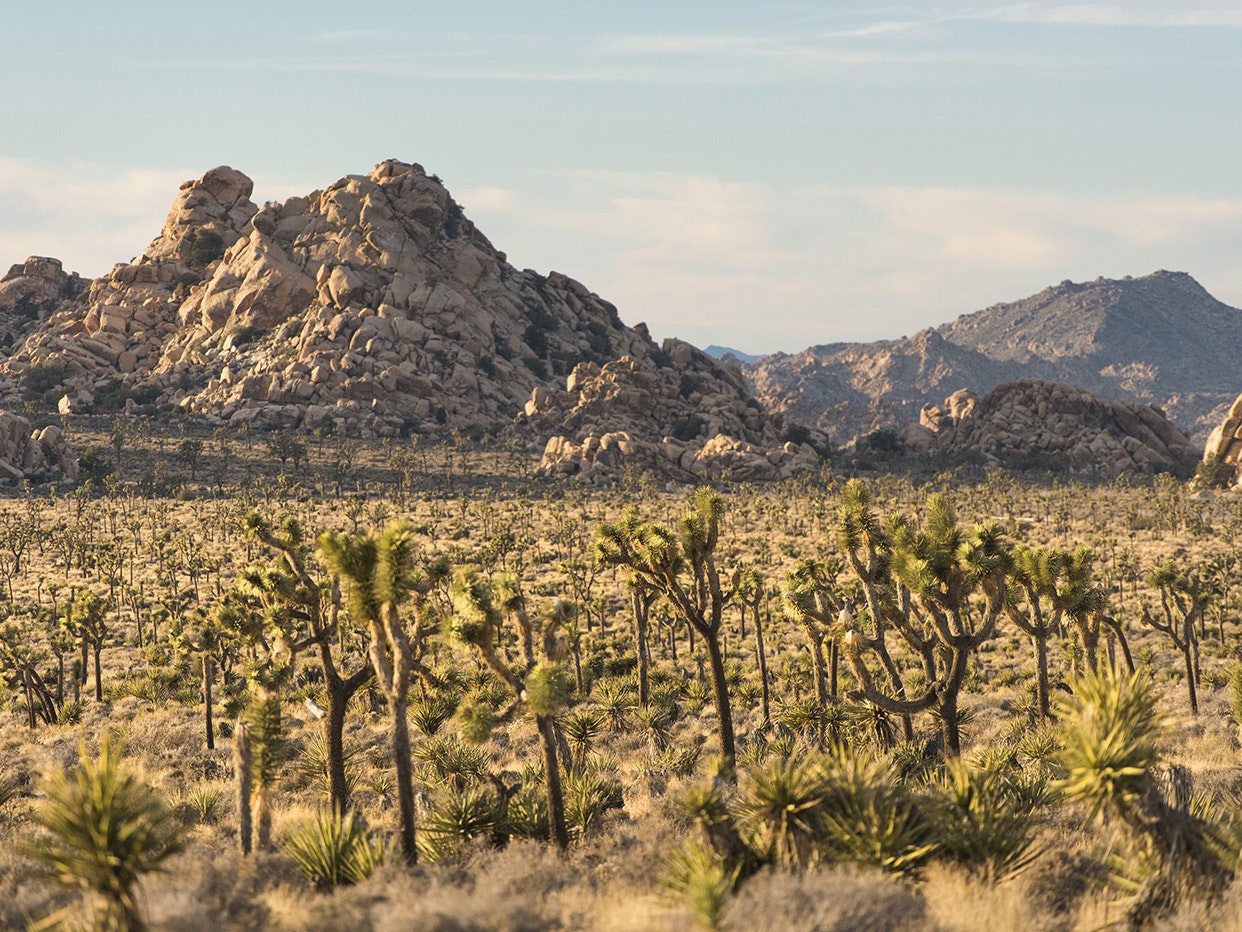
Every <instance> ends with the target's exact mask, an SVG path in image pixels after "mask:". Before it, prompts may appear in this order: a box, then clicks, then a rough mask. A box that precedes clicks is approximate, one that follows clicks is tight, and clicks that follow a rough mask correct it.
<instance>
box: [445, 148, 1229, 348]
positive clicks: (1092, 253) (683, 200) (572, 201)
mask: <svg viewBox="0 0 1242 932" xmlns="http://www.w3.org/2000/svg"><path fill="white" fill-rule="evenodd" d="M550 191H551V193H549V194H546V195H543V196H540V195H538V194H537V193H536V191H535V189H530V190H527V191H525V192H521V191H507V192H506V193H505V196H504V197H495V196H494V195H490V197H491V198H492V199H493V201H495V202H496V203H497V204H499V205H501V206H500V208H499V209H498V210H496V211H492V210H490V209H489V208H488V207H487V206H486V203H485V200H480V201H475V202H472V201H471V200H465V201H464V203H465V204H466V207H467V209H468V211H469V212H470V215H471V217H472V218H473V219H475V221H476V222H478V223H479V224H480V226H481V227H482V228H483V229H484V230H485V231H487V232H488V235H489V236H491V237H492V239H493V242H495V243H497V245H498V246H499V247H500V248H513V249H515V250H516V253H517V254H516V255H515V261H519V262H521V263H525V264H530V265H533V266H535V267H540V268H543V269H545V270H546V269H547V268H550V267H556V268H559V269H561V270H563V271H567V272H569V273H570V274H572V275H574V276H575V277H578V278H580V279H581V280H583V281H584V282H585V283H586V284H587V285H588V287H590V288H592V289H593V290H595V291H597V292H599V293H600V294H602V295H604V296H605V297H607V298H608V299H609V300H611V301H614V302H615V303H617V305H618V307H619V308H620V310H621V314H622V316H623V318H624V319H626V320H627V321H629V322H631V323H633V322H635V321H637V320H646V321H647V322H648V324H650V325H651V326H652V328H653V330H654V331H655V332H656V333H658V334H661V335H674V334H675V335H679V336H683V337H686V338H688V339H691V340H695V341H696V342H700V343H708V342H717V343H731V344H732V345H737V346H739V347H740V348H743V349H751V350H755V351H770V350H774V349H778V348H779V349H787V350H796V349H800V348H802V347H803V346H807V345H810V344H814V343H824V342H832V341H835V340H852V339H879V338H885V337H895V336H900V335H901V334H903V333H911V332H914V331H915V330H918V329H921V328H922V327H925V326H929V325H933V324H937V323H941V322H943V321H945V320H949V319H951V318H953V317H954V316H956V315H957V314H960V313H966V312H968V311H973V310H977V309H978V308H980V307H985V306H987V305H989V304H992V303H994V302H996V301H999V300H1012V299H1016V298H1020V297H1023V296H1025V295H1027V294H1030V293H1033V292H1035V291H1038V290H1040V289H1041V288H1043V287H1045V286H1046V285H1049V284H1052V283H1054V282H1057V281H1061V280H1063V279H1066V278H1073V279H1090V278H1095V277H1096V276H1097V275H1105V276H1112V277H1119V276H1123V275H1127V274H1132V275H1143V274H1146V273H1148V272H1151V271H1153V270H1155V269H1157V268H1175V269H1181V270H1184V271H1188V272H1190V273H1191V274H1193V275H1196V277H1198V278H1199V279H1200V280H1201V281H1202V282H1203V283H1204V285H1205V286H1206V287H1208V288H1209V290H1212V291H1213V292H1214V293H1215V294H1217V296H1218V297H1220V298H1221V299H1222V300H1225V301H1230V302H1234V303H1242V272H1239V271H1238V270H1237V269H1236V262H1235V258H1234V257H1236V255H1237V254H1238V253H1239V252H1240V251H1242V201H1230V200H1212V199H1194V198H1179V197H1168V196H1143V195H1134V196H1115V197H1106V196H1100V197H1075V196H1069V195H1064V194H1040V193H1023V192H1020V191H1008V190H986V189H955V188H936V187H910V186H888V187H824V186H816V187H781V186H772V185H755V184H738V183H732V182H726V181H722V180H719V179H713V178H707V177H701V176H679V175H671V174H644V173H632V174H631V173H624V172H611V173H600V172H592V173H576V174H574V175H572V176H566V177H562V178H559V179H557V183H556V184H555V186H554V189H550ZM506 243H514V244H516V245H514V246H513V247H509V246H507V245H506ZM535 243H539V244H541V245H540V246H539V247H536V248H538V250H539V252H538V253H535V252H533V251H527V250H526V249H524V248H522V247H523V246H524V244H529V245H530V246H532V247H533V244H535ZM549 249H551V250H553V252H548V251H546V250H549ZM524 252H525V253H526V254H523V253H524ZM566 263H569V264H568V265H567V264H566Z"/></svg>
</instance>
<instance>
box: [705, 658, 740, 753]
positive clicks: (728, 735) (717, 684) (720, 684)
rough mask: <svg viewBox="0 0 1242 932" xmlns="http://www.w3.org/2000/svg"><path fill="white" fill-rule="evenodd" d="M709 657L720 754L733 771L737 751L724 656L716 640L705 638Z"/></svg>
mask: <svg viewBox="0 0 1242 932" xmlns="http://www.w3.org/2000/svg"><path fill="white" fill-rule="evenodd" d="M703 643H704V644H705V645H707V656H708V658H709V659H710V660H711V664H712V687H713V688H714V690H715V694H716V717H717V718H719V719H720V754H721V756H722V757H723V758H724V760H725V765H726V767H727V768H728V769H729V770H732V769H733V762H734V760H735V759H736V756H737V754H736V750H735V748H734V743H733V709H732V706H731V705H730V703H729V684H728V682H727V681H726V679H725V668H724V656H723V655H722V654H721V652H720V645H719V644H718V643H717V641H716V639H715V638H710V637H704V638H703Z"/></svg>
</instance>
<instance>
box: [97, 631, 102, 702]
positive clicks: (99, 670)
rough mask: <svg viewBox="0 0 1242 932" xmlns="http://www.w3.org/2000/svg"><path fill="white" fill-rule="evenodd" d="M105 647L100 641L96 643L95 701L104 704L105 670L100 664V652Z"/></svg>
mask: <svg viewBox="0 0 1242 932" xmlns="http://www.w3.org/2000/svg"><path fill="white" fill-rule="evenodd" d="M102 647H103V644H101V643H100V642H99V641H96V642H95V701H96V702H103V669H102V666H101V665H100V662H99V651H100V648H102Z"/></svg>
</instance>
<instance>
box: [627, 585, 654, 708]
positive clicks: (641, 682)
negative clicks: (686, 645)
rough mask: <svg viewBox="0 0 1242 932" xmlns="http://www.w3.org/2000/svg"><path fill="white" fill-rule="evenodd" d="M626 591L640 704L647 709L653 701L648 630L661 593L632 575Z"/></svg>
mask: <svg viewBox="0 0 1242 932" xmlns="http://www.w3.org/2000/svg"><path fill="white" fill-rule="evenodd" d="M625 588H626V591H627V592H628V593H629V596H630V608H631V609H632V610H633V613H634V649H635V653H636V656H637V658H638V704H639V705H640V706H642V707H643V708H646V707H647V704H648V702H650V700H651V684H650V681H649V679H648V671H649V670H650V669H651V649H650V643H649V641H648V638H647V628H648V625H649V623H650V621H651V606H652V604H653V603H654V602H655V600H656V599H657V598H659V593H658V592H656V590H655V589H653V588H651V587H650V586H648V585H646V584H645V583H644V582H643V578H642V577H641V576H639V575H638V574H637V573H632V574H631V575H630V578H629V579H627V580H626V584H625Z"/></svg>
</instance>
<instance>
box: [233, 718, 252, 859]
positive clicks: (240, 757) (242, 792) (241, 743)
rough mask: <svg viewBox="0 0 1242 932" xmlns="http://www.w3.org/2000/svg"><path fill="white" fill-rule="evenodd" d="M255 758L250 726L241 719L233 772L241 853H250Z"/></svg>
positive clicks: (236, 728)
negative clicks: (251, 746)
mask: <svg viewBox="0 0 1242 932" xmlns="http://www.w3.org/2000/svg"><path fill="white" fill-rule="evenodd" d="M253 765H254V759H253V757H252V756H251V752H250V728H249V726H248V725H247V724H246V723H245V722H244V721H242V720H241V719H238V720H237V724H236V725H235V726H234V728H233V774H234V777H235V778H236V780H237V839H238V841H239V842H240V843H241V853H242V854H243V855H247V854H249V853H250V848H251V842H252V830H251V824H250V778H251V768H252V766H253Z"/></svg>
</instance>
